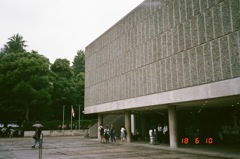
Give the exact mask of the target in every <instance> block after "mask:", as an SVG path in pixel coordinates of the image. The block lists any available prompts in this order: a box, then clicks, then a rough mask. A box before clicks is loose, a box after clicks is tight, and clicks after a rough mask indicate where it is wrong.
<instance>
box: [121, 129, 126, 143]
mask: <svg viewBox="0 0 240 159" xmlns="http://www.w3.org/2000/svg"><path fill="white" fill-rule="evenodd" d="M120 138H121V143H123V142H125V138H126V129H125V128H124V126H122V127H121V129H120Z"/></svg>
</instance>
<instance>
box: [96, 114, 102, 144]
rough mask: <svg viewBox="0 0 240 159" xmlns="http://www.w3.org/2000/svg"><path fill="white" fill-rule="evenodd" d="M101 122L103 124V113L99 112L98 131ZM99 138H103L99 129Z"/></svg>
mask: <svg viewBox="0 0 240 159" xmlns="http://www.w3.org/2000/svg"><path fill="white" fill-rule="evenodd" d="M100 124H102V125H103V115H102V114H98V127H97V131H98V128H99V126H100ZM98 139H99V140H100V139H101V137H100V132H99V131H98Z"/></svg>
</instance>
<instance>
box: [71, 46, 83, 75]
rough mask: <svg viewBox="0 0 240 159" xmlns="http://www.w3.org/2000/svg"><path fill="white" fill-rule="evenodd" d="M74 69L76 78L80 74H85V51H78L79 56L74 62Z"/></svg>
mask: <svg viewBox="0 0 240 159" xmlns="http://www.w3.org/2000/svg"><path fill="white" fill-rule="evenodd" d="M72 69H73V72H74V75H75V76H77V75H78V74H79V73H80V72H85V53H84V51H83V50H79V51H77V55H76V56H75V57H74V60H73V66H72Z"/></svg>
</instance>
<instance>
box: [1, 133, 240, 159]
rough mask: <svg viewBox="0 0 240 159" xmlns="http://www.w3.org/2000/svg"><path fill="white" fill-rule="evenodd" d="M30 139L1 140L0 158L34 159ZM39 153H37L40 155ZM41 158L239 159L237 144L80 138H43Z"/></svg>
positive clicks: (37, 149) (35, 155) (35, 152)
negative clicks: (171, 145)
mask: <svg viewBox="0 0 240 159" xmlns="http://www.w3.org/2000/svg"><path fill="white" fill-rule="evenodd" d="M32 143H33V139H32V138H11V139H9V138H1V139H0V159H38V158H41V157H39V150H40V149H39V148H35V149H33V148H31V145H32ZM40 154H41V153H40ZM42 158H44V159H122V158H127V159H228V158H233V159H237V158H238V159H239V158H240V147H239V145H236V146H235V145H233V147H232V148H231V147H229V146H227V147H226V146H217V147H216V146H214V145H212V146H210V147H209V145H205V146H200V145H199V146H198V147H196V146H181V147H180V148H178V149H171V148H169V147H168V145H150V144H148V143H146V142H145V143H141V142H135V143H123V144H121V143H120V142H119V141H118V142H116V143H106V144H101V143H99V141H98V140H97V139H85V138H83V137H45V138H44V140H43V148H42Z"/></svg>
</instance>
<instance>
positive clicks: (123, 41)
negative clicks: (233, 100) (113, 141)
mask: <svg viewBox="0 0 240 159" xmlns="http://www.w3.org/2000/svg"><path fill="white" fill-rule="evenodd" d="M85 55H86V56H85V57H86V66H85V73H86V74H85V110H84V113H86V114H90V113H106V112H117V111H121V110H123V111H124V110H128V111H130V110H132V109H139V108H145V107H150V106H158V107H159V108H161V107H162V108H166V109H167V108H168V105H169V104H172V105H175V104H176V103H180V102H191V101H197V100H205V99H213V98H221V97H228V96H236V95H239V94H240V1H239V0H145V1H144V2H143V3H141V4H140V5H139V6H138V7H136V8H135V9H134V10H133V11H131V12H130V13H129V14H127V15H126V16H125V17H123V18H122V19H121V20H120V21H119V22H118V23H116V24H115V25H113V26H112V27H111V28H110V29H109V30H107V31H106V32H105V33H103V34H102V35H101V36H100V37H98V38H97V39H96V40H95V41H93V42H92V43H91V44H90V45H88V46H87V47H86V54H85ZM177 108H178V106H177ZM171 129H175V128H171ZM173 140H175V139H173ZM170 143H171V141H170ZM173 147H176V145H175V144H174V143H173Z"/></svg>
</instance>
